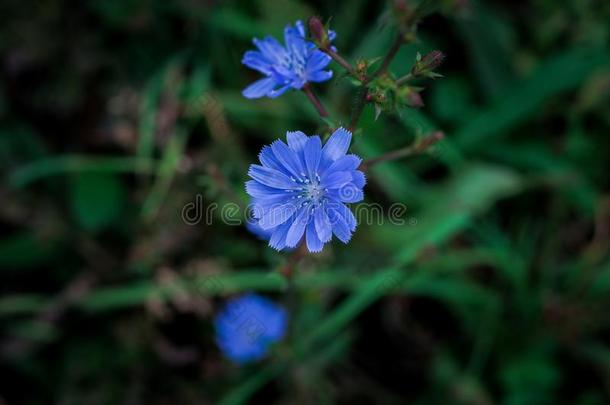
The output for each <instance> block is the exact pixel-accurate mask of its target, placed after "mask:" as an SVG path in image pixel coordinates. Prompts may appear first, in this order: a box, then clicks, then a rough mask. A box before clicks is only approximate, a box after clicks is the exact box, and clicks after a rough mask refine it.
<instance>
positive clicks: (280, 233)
mask: <svg viewBox="0 0 610 405" xmlns="http://www.w3.org/2000/svg"><path fill="white" fill-rule="evenodd" d="M291 225H292V222H291V221H286V222H284V223H283V224H282V225H280V226H278V227H277V228H275V230H274V231H273V234H272V235H271V238H270V239H269V246H270V247H272V248H273V249H275V250H282V249H284V248H285V247H286V235H287V234H288V230H289V229H290V226H291Z"/></svg>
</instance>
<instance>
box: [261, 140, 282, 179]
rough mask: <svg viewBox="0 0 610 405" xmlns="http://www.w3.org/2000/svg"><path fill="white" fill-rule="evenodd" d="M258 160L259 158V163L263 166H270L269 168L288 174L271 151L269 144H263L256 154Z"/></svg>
mask: <svg viewBox="0 0 610 405" xmlns="http://www.w3.org/2000/svg"><path fill="white" fill-rule="evenodd" d="M258 160H260V162H261V164H262V165H263V166H265V167H270V168H271V169H275V170H277V171H280V172H282V173H284V174H286V175H290V173H289V172H288V171H287V170H286V168H285V167H284V166H283V165H282V164H281V163H280V161H279V160H278V159H277V157H276V156H275V154H274V153H273V149H271V146H267V145H265V146H263V148H262V149H261V153H259V154H258Z"/></svg>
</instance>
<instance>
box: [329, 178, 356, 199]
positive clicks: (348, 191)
mask: <svg viewBox="0 0 610 405" xmlns="http://www.w3.org/2000/svg"><path fill="white" fill-rule="evenodd" d="M328 196H329V197H330V198H333V199H335V200H338V201H341V202H344V203H357V202H360V201H362V200H363V199H364V193H363V192H362V189H360V188H359V187H356V185H355V184H354V183H351V182H350V183H347V184H346V185H344V186H343V187H341V188H337V189H335V190H329V191H328Z"/></svg>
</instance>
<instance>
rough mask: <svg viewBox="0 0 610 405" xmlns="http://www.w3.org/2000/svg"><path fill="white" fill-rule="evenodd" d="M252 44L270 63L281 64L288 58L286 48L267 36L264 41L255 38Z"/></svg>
mask: <svg viewBox="0 0 610 405" xmlns="http://www.w3.org/2000/svg"><path fill="white" fill-rule="evenodd" d="M252 42H254V45H256V47H257V48H258V49H260V51H261V52H262V54H263V55H264V56H265V57H266V58H267V59H269V61H272V62H275V63H280V62H283V61H284V60H286V59H287V58H288V52H287V51H286V48H284V47H283V46H282V44H280V43H279V41H278V40H277V39H275V38H273V37H271V36H266V37H265V39H263V40H260V39H256V38H254V40H253V41H252Z"/></svg>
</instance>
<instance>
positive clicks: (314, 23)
mask: <svg viewBox="0 0 610 405" xmlns="http://www.w3.org/2000/svg"><path fill="white" fill-rule="evenodd" d="M309 32H310V34H311V37H312V38H313V40H314V42H315V43H316V45H318V47H320V48H321V49H327V48H329V47H330V38H329V37H328V32H327V31H326V28H324V24H322V21H320V19H319V18H318V17H316V16H313V17H310V18H309Z"/></svg>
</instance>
